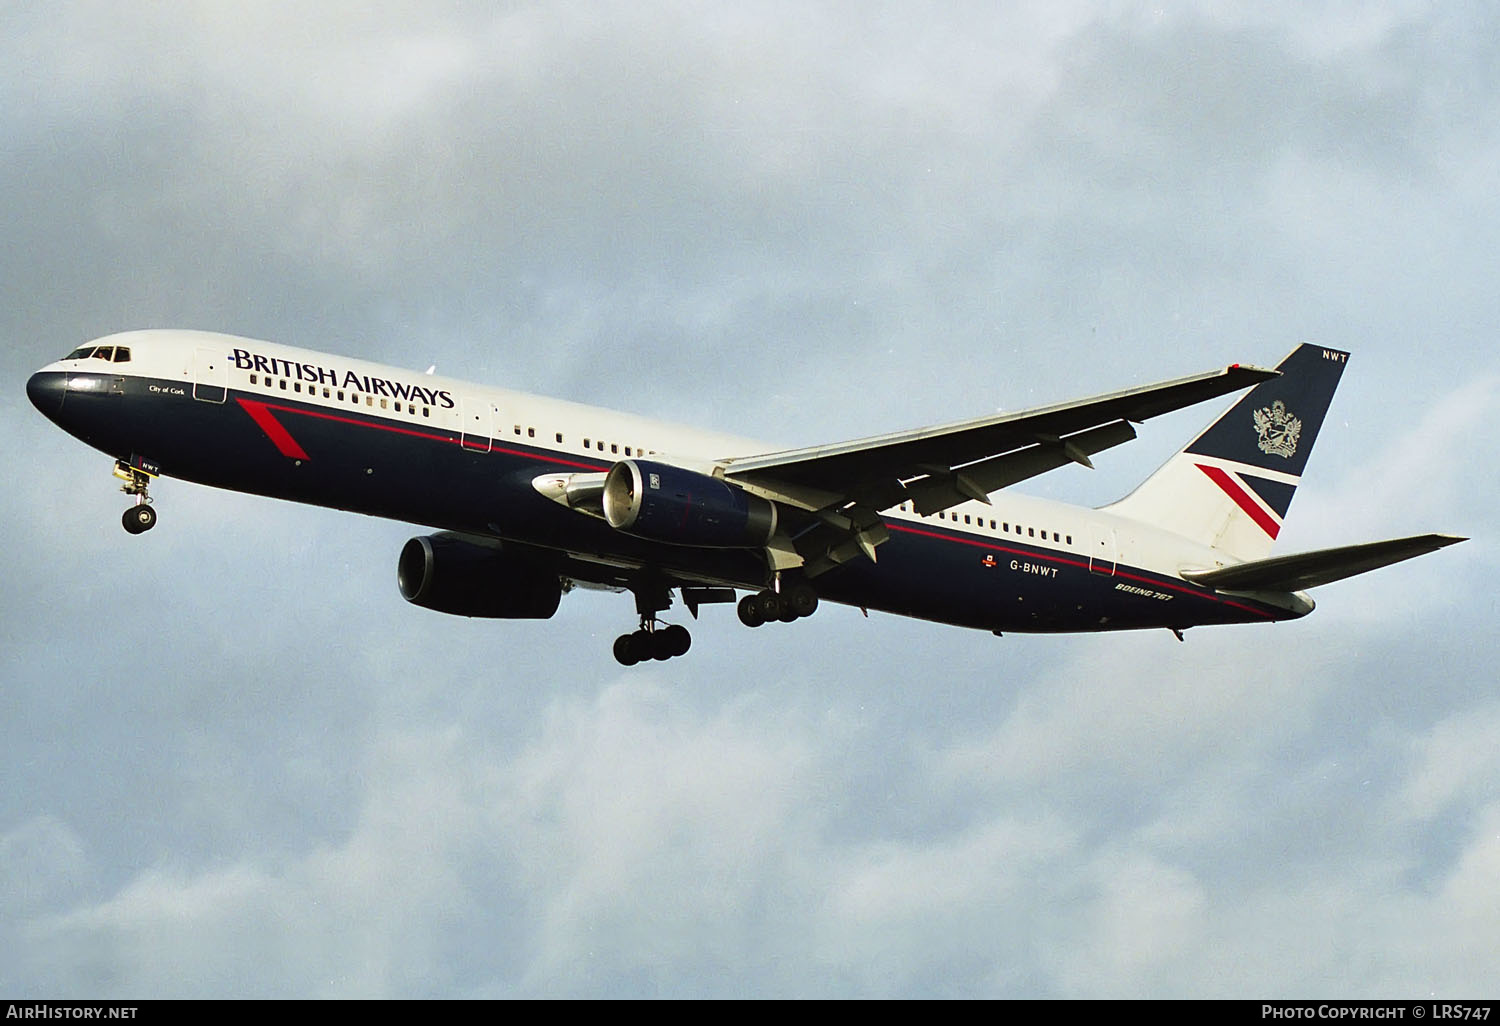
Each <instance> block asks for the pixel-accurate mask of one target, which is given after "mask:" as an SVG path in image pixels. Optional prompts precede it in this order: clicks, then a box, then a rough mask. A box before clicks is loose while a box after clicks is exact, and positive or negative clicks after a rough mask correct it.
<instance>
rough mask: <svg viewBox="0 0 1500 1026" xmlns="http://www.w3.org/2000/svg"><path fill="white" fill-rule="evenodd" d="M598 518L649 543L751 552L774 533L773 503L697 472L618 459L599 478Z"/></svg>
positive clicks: (642, 461)
mask: <svg viewBox="0 0 1500 1026" xmlns="http://www.w3.org/2000/svg"><path fill="white" fill-rule="evenodd" d="M604 519H606V520H608V521H609V526H611V527H613V528H614V529H615V530H617V531H623V532H625V533H626V534H630V535H634V536H635V537H637V538H648V539H650V540H652V541H660V542H668V543H670V544H673V545H692V546H697V547H699V548H710V549H739V548H753V547H757V546H761V545H765V544H766V543H767V542H768V541H770V540H771V535H773V534H775V533H776V504H775V503H773V502H770V501H769V500H766V499H762V498H761V497H760V496H758V495H751V494H750V493H749V492H747V491H745V490H744V489H743V488H737V487H735V486H734V485H732V484H729V483H728V482H726V481H721V480H719V479H718V478H716V477H709V476H708V475H707V474H700V473H698V472H697V471H693V470H684V469H683V468H681V467H674V466H672V465H671V464H668V463H657V462H654V461H651V460H621V461H620V462H619V463H616V464H615V465H614V466H613V467H611V468H610V470H609V475H608V476H607V477H605V479H604Z"/></svg>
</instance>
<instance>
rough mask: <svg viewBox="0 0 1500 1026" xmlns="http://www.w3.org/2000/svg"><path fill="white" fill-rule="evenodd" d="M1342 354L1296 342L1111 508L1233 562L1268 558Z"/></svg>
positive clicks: (1335, 380) (1324, 411) (1341, 364)
mask: <svg viewBox="0 0 1500 1026" xmlns="http://www.w3.org/2000/svg"><path fill="white" fill-rule="evenodd" d="M1348 359H1349V354H1348V353H1343V352H1339V351H1338V350H1335V349H1324V348H1322V347H1321V346H1313V345H1308V344H1306V343H1303V344H1302V345H1300V346H1298V347H1297V348H1296V349H1294V350H1292V353H1291V355H1290V356H1288V357H1287V358H1286V359H1285V360H1283V361H1281V364H1280V365H1279V366H1278V367H1277V368H1276V369H1277V370H1278V371H1280V372H1281V374H1280V376H1279V377H1275V378H1272V379H1271V380H1269V381H1263V382H1261V383H1260V384H1259V385H1256V386H1255V387H1254V388H1253V389H1251V390H1250V391H1249V392H1248V393H1246V395H1245V396H1244V398H1242V399H1241V400H1240V401H1239V402H1238V403H1236V404H1235V405H1234V406H1233V407H1232V408H1231V409H1230V410H1229V412H1228V413H1226V414H1224V415H1223V416H1222V417H1220V418H1219V419H1218V420H1216V421H1214V422H1213V424H1211V425H1209V427H1208V430H1206V431H1204V432H1203V433H1202V434H1201V435H1199V436H1198V437H1197V438H1195V439H1193V441H1192V442H1191V443H1189V444H1188V445H1187V446H1186V447H1185V448H1184V449H1183V450H1182V451H1181V452H1179V453H1178V454H1177V455H1175V456H1173V457H1172V458H1171V459H1170V460H1168V461H1167V462H1166V464H1165V465H1164V466H1163V467H1162V468H1161V469H1160V470H1158V471H1157V472H1156V473H1154V474H1152V475H1151V476H1150V477H1149V478H1147V479H1146V480H1145V482H1144V483H1142V484H1141V486H1140V487H1139V488H1137V489H1136V490H1135V491H1133V492H1131V493H1130V494H1129V495H1127V496H1126V497H1125V498H1123V499H1121V500H1120V501H1119V502H1116V503H1114V504H1113V505H1110V506H1107V507H1105V508H1106V509H1107V510H1109V511H1110V512H1111V513H1115V514H1117V515H1119V516H1123V517H1129V518H1131V519H1133V520H1141V521H1145V522H1148V523H1151V524H1154V525H1156V526H1158V527H1162V528H1165V529H1166V530H1169V531H1172V532H1174V533H1176V534H1180V535H1183V536H1184V537H1187V538H1191V539H1192V540H1194V541H1196V542H1199V543H1201V544H1204V545H1210V546H1212V547H1214V548H1216V549H1220V550H1221V551H1223V552H1224V553H1226V554H1227V555H1229V556H1231V557H1233V558H1234V559H1236V560H1252V559H1263V558H1265V557H1266V556H1267V555H1269V554H1270V552H1271V545H1272V543H1273V542H1275V540H1276V535H1277V534H1279V533H1280V532H1281V524H1282V521H1283V519H1284V518H1285V517H1286V514H1287V509H1288V508H1289V507H1290V506H1291V504H1292V493H1293V492H1295V491H1296V489H1297V484H1298V482H1300V481H1301V480H1302V469H1303V468H1304V467H1305V466H1307V457H1308V454H1309V453H1311V452H1312V447H1313V442H1314V441H1316V440H1317V437H1318V429H1319V428H1321V427H1322V426H1323V417H1324V415H1325V414H1327V412H1328V405H1329V403H1331V402H1332V401H1333V390H1334V389H1335V388H1337V387H1338V383H1339V376H1340V375H1341V374H1342V373H1343V371H1344V365H1345V363H1346V362H1347V361H1348Z"/></svg>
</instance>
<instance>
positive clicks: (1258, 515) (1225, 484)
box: [1193, 463, 1281, 538]
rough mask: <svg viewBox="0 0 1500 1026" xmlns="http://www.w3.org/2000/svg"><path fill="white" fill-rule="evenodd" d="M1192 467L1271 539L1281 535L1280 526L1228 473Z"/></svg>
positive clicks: (1204, 466)
mask: <svg viewBox="0 0 1500 1026" xmlns="http://www.w3.org/2000/svg"><path fill="white" fill-rule="evenodd" d="M1193 466H1195V467H1197V468H1198V469H1199V470H1201V471H1203V472H1204V473H1205V474H1207V475H1208V478H1209V480H1210V481H1212V482H1213V483H1214V484H1216V485H1218V486H1219V487H1220V488H1222V489H1224V494H1225V495H1228V496H1229V497H1230V498H1231V499H1233V500H1234V501H1235V503H1236V504H1237V505H1238V506H1239V507H1240V509H1242V510H1244V511H1245V512H1246V513H1247V514H1248V515H1249V517H1250V519H1251V520H1254V521H1255V522H1256V523H1257V524H1259V525H1260V526H1261V529H1262V530H1263V531H1265V532H1266V533H1267V534H1269V535H1270V536H1271V537H1272V538H1275V537H1276V535H1278V534H1279V533H1281V525H1280V524H1278V523H1277V522H1276V518H1275V517H1273V516H1271V514H1269V513H1267V512H1266V511H1265V510H1264V509H1262V508H1261V505H1260V503H1258V502H1256V501H1255V499H1254V497H1252V496H1251V495H1250V493H1249V492H1247V491H1245V489H1243V488H1241V487H1240V484H1239V482H1238V481H1236V480H1235V479H1234V478H1232V477H1230V476H1229V474H1228V473H1226V472H1225V471H1223V470H1221V469H1220V468H1218V467H1210V466H1206V465H1205V464H1202V463H1195V464H1193Z"/></svg>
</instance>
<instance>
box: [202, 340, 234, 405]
mask: <svg viewBox="0 0 1500 1026" xmlns="http://www.w3.org/2000/svg"><path fill="white" fill-rule="evenodd" d="M228 394H229V361H228V359H226V358H225V356H224V354H223V353H221V352H219V351H218V350H215V349H199V350H197V351H195V352H194V353H193V398H194V399H201V400H203V401H204V402H206V403H222V402H223V401H224V400H225V399H226V398H227V397H228Z"/></svg>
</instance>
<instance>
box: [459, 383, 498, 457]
mask: <svg viewBox="0 0 1500 1026" xmlns="http://www.w3.org/2000/svg"><path fill="white" fill-rule="evenodd" d="M459 414H460V415H461V416H462V418H463V424H464V426H463V438H462V439H461V443H462V445H463V447H464V448H465V449H468V450H469V451H470V452H489V451H490V436H491V435H492V434H493V432H492V431H491V430H490V429H491V427H492V426H493V425H492V421H493V419H494V418H493V417H491V415H490V404H489V403H488V402H487V401H486V400H483V399H474V398H471V397H469V396H465V397H464V398H463V399H462V400H460V402H459Z"/></svg>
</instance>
